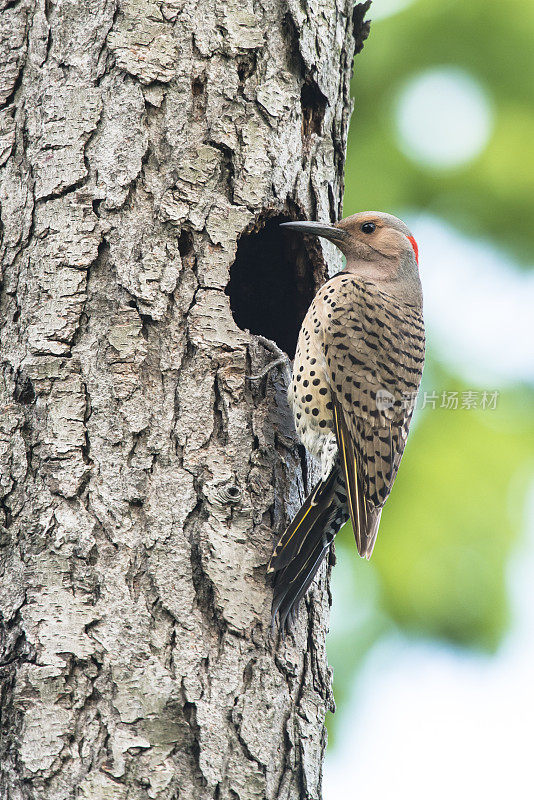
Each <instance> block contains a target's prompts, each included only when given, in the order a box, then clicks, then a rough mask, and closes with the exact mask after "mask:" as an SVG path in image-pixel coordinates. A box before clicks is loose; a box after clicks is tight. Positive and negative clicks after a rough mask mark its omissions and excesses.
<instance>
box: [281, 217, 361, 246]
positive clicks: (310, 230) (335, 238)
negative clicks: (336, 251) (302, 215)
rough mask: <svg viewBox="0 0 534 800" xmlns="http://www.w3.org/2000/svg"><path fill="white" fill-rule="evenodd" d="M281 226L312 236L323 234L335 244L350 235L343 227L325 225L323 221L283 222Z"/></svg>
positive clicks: (324, 237)
mask: <svg viewBox="0 0 534 800" xmlns="http://www.w3.org/2000/svg"><path fill="white" fill-rule="evenodd" d="M280 227H281V228H286V229H287V230H290V231H299V233H307V234H310V235H311V236H322V237H323V239H329V240H330V241H331V242H334V244H339V243H340V242H344V241H345V239H346V238H347V236H348V234H347V232H346V231H344V230H343V229H342V228H336V226H335V225H323V223H322V222H282V223H280Z"/></svg>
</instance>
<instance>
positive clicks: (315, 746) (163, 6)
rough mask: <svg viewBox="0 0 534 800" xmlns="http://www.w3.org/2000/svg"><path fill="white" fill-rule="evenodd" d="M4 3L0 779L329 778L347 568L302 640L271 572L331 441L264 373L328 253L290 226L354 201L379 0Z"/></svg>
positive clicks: (148, 786)
mask: <svg viewBox="0 0 534 800" xmlns="http://www.w3.org/2000/svg"><path fill="white" fill-rule="evenodd" d="M0 8H2V12H1V27H0V108H1V110H0V203H1V227H0V234H1V236H2V239H1V251H0V256H1V259H2V260H1V266H2V288H1V297H0V319H1V324H2V332H1V335H2V362H1V367H2V370H1V375H0V391H1V394H2V398H1V414H0V464H1V476H0V511H1V522H2V528H1V533H0V537H1V538H0V544H1V546H2V561H1V575H2V582H1V588H0V608H1V612H2V617H1V620H2V625H1V637H2V638H1V643H2V646H3V654H2V657H1V658H2V660H1V676H2V694H1V698H0V702H1V713H2V726H3V728H2V739H1V754H0V759H1V768H0V769H1V779H0V780H1V782H0V796H1V797H2V798H3V799H4V798H5V800H8V799H9V800H22V798H39V800H41V799H42V800H44V798H46V800H60V799H61V800H63V799H64V798H75V797H76V798H106V800H126V798H128V800H130V799H131V800H133V799H134V798H135V800H140V799H141V798H158V799H160V800H163V799H165V800H169V799H170V798H183V799H184V800H190V799H191V800H193V798H194V800H198V799H199V798H219V800H223V799H225V798H228V800H230V799H231V798H233V800H235V799H236V798H239V800H253V799H255V800H259V799H260V798H269V799H271V798H319V797H320V796H321V763H322V757H323V752H324V747H325V732H324V726H323V722H324V716H325V712H326V710H327V709H328V708H329V707H330V706H331V704H332V695H331V679H330V672H329V669H328V667H327V662H326V657H325V628H326V619H327V610H328V604H329V598H328V589H327V586H326V577H325V570H323V572H322V573H321V578H320V580H319V582H318V584H317V586H316V587H315V588H314V590H313V592H312V594H311V596H310V598H309V599H308V600H307V602H306V604H305V606H304V607H303V608H302V609H301V612H300V615H299V618H298V620H297V622H296V624H295V626H294V629H293V632H292V634H291V635H290V636H289V637H287V638H286V639H285V640H284V641H282V642H278V641H277V640H276V639H275V638H272V637H271V636H270V633H269V605H270V597H271V590H270V588H269V586H268V585H266V582H265V566H266V563H267V561H268V557H269V555H270V552H271V548H272V542H273V537H274V535H275V533H276V531H278V530H279V529H280V527H281V525H282V524H283V523H284V521H287V518H288V517H289V516H290V515H291V513H292V512H293V511H294V510H295V508H296V507H297V504H298V503H299V501H300V499H301V498H302V495H303V493H304V492H305V491H306V488H307V487H306V481H307V476H306V473H307V472H309V470H310V469H313V465H308V464H307V463H306V460H305V458H304V457H303V456H302V453H301V451H300V450H299V448H298V447H297V444H296V440H295V434H294V430H293V426H292V423H291V421H290V419H289V412H288V409H287V405H286V400H285V396H284V387H283V380H282V377H281V376H280V374H279V373H278V374H277V373H272V374H271V375H270V376H269V377H267V378H266V379H264V380H262V381H260V382H258V383H250V382H248V381H247V375H248V374H250V373H251V372H257V371H258V370H259V369H261V368H262V366H264V365H265V364H266V363H268V361H269V360H271V359H272V358H273V356H272V355H271V354H270V353H269V352H268V351H267V350H266V349H265V348H264V347H263V346H260V345H259V344H258V341H257V339H256V337H255V335H254V334H258V333H263V334H265V335H266V336H269V337H270V338H273V337H274V338H275V339H276V340H277V341H278V342H279V343H280V344H281V345H282V346H284V347H285V348H286V349H287V350H288V351H289V352H290V354H291V348H292V347H294V344H295V337H296V330H297V328H298V325H299V323H300V320H301V319H302V315H303V313H304V311H305V306H306V304H307V302H308V301H309V299H310V297H311V295H312V294H313V292H314V290H315V288H316V287H317V285H318V284H319V283H320V282H321V280H322V279H323V278H324V269H325V267H324V260H323V258H322V254H321V250H320V249H317V250H311V249H310V250H306V249H302V247H301V248H300V249H296V250H293V251H292V252H290V251H287V253H289V255H285V256H284V253H285V252H286V250H284V247H286V246H287V247H289V246H290V245H289V243H286V245H284V244H283V245H282V249H280V241H281V239H280V236H279V234H278V233H277V230H278V229H277V224H278V222H279V221H281V219H283V218H285V219H289V218H293V217H295V216H296V215H301V216H309V217H312V218H319V219H333V218H334V217H337V216H338V213H339V210H340V201H341V192H342V170H343V159H344V152H345V142H346V134H347V126H348V119H349V114H350V101H349V79H350V71H351V64H352V57H353V52H354V44H355V43H354V39H353V33H354V32H355V35H356V43H358V42H361V40H362V38H363V37H364V35H365V32H366V28H365V24H362V16H363V15H362V13H361V8H359V9H357V11H356V14H355V17H354V20H353V17H352V8H351V4H350V2H349V0H324V2H321V3H310V4H309V5H307V6H305V5H304V4H301V3H299V2H298V0H287V2H286V0H271V2H267V3H261V2H259V3H258V2H252V0H224V2H223V1H222V0H202V2H200V3H195V2H192V0H163V1H161V2H157V0H121V2H120V3H116V2H115V0H90V1H88V2H83V3H80V2H78V3H76V2H74V0H58V2H54V0H12V1H11V2H5V1H4V2H3V4H2V3H0ZM238 241H239V246H240V248H241V245H242V249H241V250H240V252H239V253H237V248H238ZM236 253H237V261H236ZM280 258H282V260H281V261H280ZM284 259H285V260H284ZM234 262H235V264H234ZM233 264H234V267H232V265H233ZM270 265H272V273H271V272H270ZM231 270H233V271H232V272H231ZM230 276H232V277H231V279H230ZM280 309H281V311H280ZM282 312H283V313H282ZM288 312H289V313H288ZM240 325H241V327H240ZM245 328H250V329H252V330H253V331H254V333H253V334H251V333H249V332H248V331H247V330H245Z"/></svg>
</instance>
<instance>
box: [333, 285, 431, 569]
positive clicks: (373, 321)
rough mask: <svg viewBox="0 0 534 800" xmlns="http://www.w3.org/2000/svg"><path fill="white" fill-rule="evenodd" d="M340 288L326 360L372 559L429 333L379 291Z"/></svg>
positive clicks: (352, 497)
mask: <svg viewBox="0 0 534 800" xmlns="http://www.w3.org/2000/svg"><path fill="white" fill-rule="evenodd" d="M330 283H333V281H332V282H330ZM336 284H337V285H336V291H335V292H332V293H331V294H330V295H324V296H323V303H324V307H323V310H324V314H325V317H326V324H325V326H324V352H325V358H326V362H327V372H328V377H329V380H330V389H331V393H332V398H333V400H332V401H333V413H334V422H335V429H336V437H337V441H338V447H339V452H340V458H341V464H342V467H343V471H344V474H345V479H346V483H347V493H348V496H349V509H350V511H351V517H352V523H353V527H354V531H355V536H356V542H357V545H358V551H359V552H360V554H361V555H367V556H369V555H370V551H371V550H372V546H373V544H374V539H375V537H376V531H377V529H378V521H379V517H380V511H381V509H382V506H383V505H384V503H385V501H386V500H387V497H388V495H389V493H390V491H391V487H392V485H393V481H394V480H395V476H396V474H397V470H398V468H399V464H400V460H401V457H402V453H403V451H404V446H405V444H406V439H407V436H408V428H409V425H410V420H411V416H412V413H413V407H414V404H415V395H416V393H417V390H418V388H419V383H420V380H421V373H422V368H423V361H424V328H423V322H422V318H421V315H420V314H419V313H418V312H417V311H416V310H415V309H412V308H410V307H403V306H402V305H401V304H400V303H399V302H398V301H396V300H394V299H393V298H391V297H388V296H387V295H385V294H384V293H382V292H380V291H379V290H378V289H377V288H376V287H375V286H374V285H373V284H371V283H366V282H360V281H357V280H356V279H355V278H354V277H353V276H350V275H341V276H338V277H337V279H336ZM329 298H331V299H330V302H329Z"/></svg>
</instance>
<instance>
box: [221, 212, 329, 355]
mask: <svg viewBox="0 0 534 800" xmlns="http://www.w3.org/2000/svg"><path fill="white" fill-rule="evenodd" d="M288 221H289V217H288V216H282V215H278V216H275V217H271V218H270V219H267V220H265V221H264V222H263V223H262V222H260V223H258V225H259V226H261V227H259V230H257V229H256V230H254V231H252V232H250V233H245V234H243V235H242V236H241V238H240V240H239V243H238V247H237V253H236V259H235V261H234V263H233V265H232V267H231V269H230V282H229V284H228V286H227V288H226V294H228V295H229V296H230V307H231V310H232V315H233V317H234V320H235V322H236V324H237V325H238V326H239V327H240V328H241V329H242V330H249V331H250V332H251V333H254V334H261V335H262V336H265V337H267V338H268V339H271V340H272V341H274V342H276V344H277V345H278V347H280V348H281V349H282V350H283V351H284V352H286V353H287V354H288V355H289V356H290V358H293V357H294V355H295V350H296V346H297V338H298V333H299V330H300V326H301V325H302V320H303V319H304V316H305V314H306V311H307V310H308V307H309V305H310V303H311V301H312V300H313V297H314V295H315V292H316V291H317V287H318V286H319V285H320V284H321V283H322V281H323V280H324V278H325V267H324V263H323V260H322V256H321V253H320V249H319V247H318V245H317V243H316V242H315V241H314V240H310V238H309V237H306V239H307V241H305V240H304V237H302V236H301V235H300V234H296V233H294V232H292V233H289V232H287V231H284V230H283V229H281V228H280V227H279V226H280V223H281V222H288Z"/></svg>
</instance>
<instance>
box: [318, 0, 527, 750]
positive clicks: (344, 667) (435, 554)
mask: <svg viewBox="0 0 534 800" xmlns="http://www.w3.org/2000/svg"><path fill="white" fill-rule="evenodd" d="M368 17H370V18H371V20H372V19H373V9H372V7H371V11H370V12H369V14H368ZM533 42H534V3H532V2H525V0H508V2H506V3H501V2H496V0H490V2H488V0H469V2H465V0H418V2H414V3H412V4H411V5H409V6H408V7H407V8H405V10H403V11H401V12H399V13H397V14H393V15H392V16H390V17H387V18H385V19H383V20H378V21H376V22H375V23H372V24H371V34H370V37H369V39H368V40H367V42H366V44H365V47H364V50H363V52H362V53H361V54H360V55H359V56H358V57H357V59H356V63H355V75H354V78H353V96H354V98H355V111H354V116H353V122H352V125H351V132H350V137H349V149H348V158H347V167H346V191H345V202H344V214H345V215H348V214H352V213H354V212H355V211H359V210H364V209H381V210H387V211H390V212H392V213H396V214H398V215H399V216H403V215H405V214H406V212H407V211H408V212H412V213H413V212H414V211H415V212H417V211H425V212H430V213H432V214H434V215H436V216H438V217H440V218H442V219H444V220H445V221H447V222H448V223H450V224H453V225H454V226H455V227H456V228H457V229H459V230H460V231H462V233H464V234H467V235H472V236H473V237H480V236H482V237H484V238H485V239H486V240H489V241H490V242H493V243H494V244H495V245H497V246H498V247H501V248H504V249H505V251H507V252H508V253H510V254H511V255H512V256H513V257H515V258H516V259H517V260H518V261H519V263H520V264H521V265H522V267H523V269H528V268H529V266H532V261H533V260H532V252H533V244H534V241H533V240H534V225H533V224H532V219H533V217H534V160H533V155H532V153H533V142H534V80H533V75H534V70H533V66H534V64H533V56H532V51H533V44H532V43H533ZM442 66H452V67H455V68H460V69H465V70H466V71H467V72H468V73H469V74H471V75H472V76H473V77H474V78H476V79H477V80H478V81H479V82H480V83H481V84H482V85H483V86H484V87H485V89H486V91H487V94H488V96H489V99H490V102H491V104H492V106H493V113H494V127H493V131H492V135H491V138H490V140H489V142H488V144H487V146H486V148H485V149H484V151H483V152H482V153H481V154H480V155H479V156H478V157H476V158H475V159H474V160H473V161H471V162H469V163H468V164H467V165H465V166H462V167H459V168H455V169H452V170H446V171H445V170H438V169H429V168H427V167H425V166H423V165H421V164H418V163H417V162H415V161H412V160H410V159H409V158H408V157H406V156H405V155H404V154H403V153H402V151H401V150H400V149H399V145H398V140H397V135H396V130H395V124H394V109H395V106H396V102H397V98H398V96H399V93H400V92H401V91H402V89H403V87H404V86H405V85H406V83H407V81H409V80H410V79H411V78H413V77H414V76H415V75H417V74H418V73H420V72H422V71H425V70H427V69H430V68H435V67H442ZM529 259H530V264H529ZM533 317H534V309H533ZM498 322H499V321H498V320H496V324H498ZM533 338H534V337H533ZM430 375H431V388H432V390H438V391H439V390H440V389H444V390H447V391H453V390H459V391H462V390H465V389H468V388H472V387H470V386H469V387H467V386H465V385H463V384H462V381H461V379H460V377H459V375H456V374H454V371H452V372H451V365H450V364H448V365H447V366H445V365H444V364H441V363H439V361H438V359H437V357H436V355H435V354H434V353H433V350H432V338H431V331H430V342H429V352H428V356H427V366H426V368H425V378H424V381H426V383H427V386H429V387H430V378H429V376H430ZM492 388H493V387H492ZM497 388H500V390H501V394H500V398H499V403H498V406H497V409H496V410H495V411H487V410H486V411H483V410H461V409H458V410H456V411H451V410H446V409H436V410H435V411H432V410H428V411H427V410H424V411H422V412H419V414H418V417H417V420H416V424H415V426H414V428H413V429H412V433H411V434H410V439H409V442H408V446H407V448H406V453H405V456H404V459H403V463H402V467H401V469H400V473H399V476H398V479H397V481H396V484H395V486H394V489H393V492H392V494H391V497H390V499H389V500H388V504H387V506H386V509H385V511H384V514H383V517H382V523H381V529H380V534H379V537H378V542H377V545H376V548H375V552H374V554H373V558H372V560H371V562H369V563H366V562H362V561H361V560H360V559H359V558H357V554H356V546H355V543H354V539H353V535H352V530H351V528H350V526H346V527H345V528H344V529H343V531H342V532H341V533H340V535H339V536H338V538H337V544H336V547H337V562H338V563H337V565H336V567H335V569H334V571H333V592H334V609H333V621H332V633H331V636H330V640H329V655H330V660H331V663H332V664H333V666H334V692H335V697H336V702H337V704H338V707H339V706H340V707H341V708H343V706H344V705H345V702H346V699H347V695H348V691H349V687H350V686H351V685H352V681H353V678H354V673H355V671H356V670H357V669H358V666H359V665H360V663H361V660H362V658H363V657H364V656H365V654H366V652H367V651H368V649H369V647H370V646H371V645H372V644H373V643H374V642H375V641H376V640H377V639H378V638H379V637H380V636H382V635H383V634H384V633H387V632H391V631H392V630H393V629H400V630H402V631H405V632H406V633H408V634H409V635H415V636H428V637H434V638H438V639H442V640H445V641H448V642H450V643H453V644H455V645H460V646H465V647H473V648H479V649H482V650H484V651H486V652H493V651H495V649H496V648H497V647H498V646H499V643H500V642H501V640H502V637H503V635H504V633H505V632H506V630H507V626H508V624H509V610H508V602H507V586H506V570H507V563H508V560H509V556H510V554H511V552H512V550H513V548H514V547H515V545H516V544H517V542H518V539H519V538H520V536H521V531H522V524H523V518H524V505H525V496H526V491H527V489H528V486H529V483H531V482H532V476H533V474H534V414H533V410H534V403H533V391H532V387H531V386H525V385H519V384H518V385H511V386H507V387H497ZM334 724H335V717H333V718H332V716H331V715H330V719H329V730H330V734H332V733H335V731H334V730H333V727H334Z"/></svg>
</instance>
